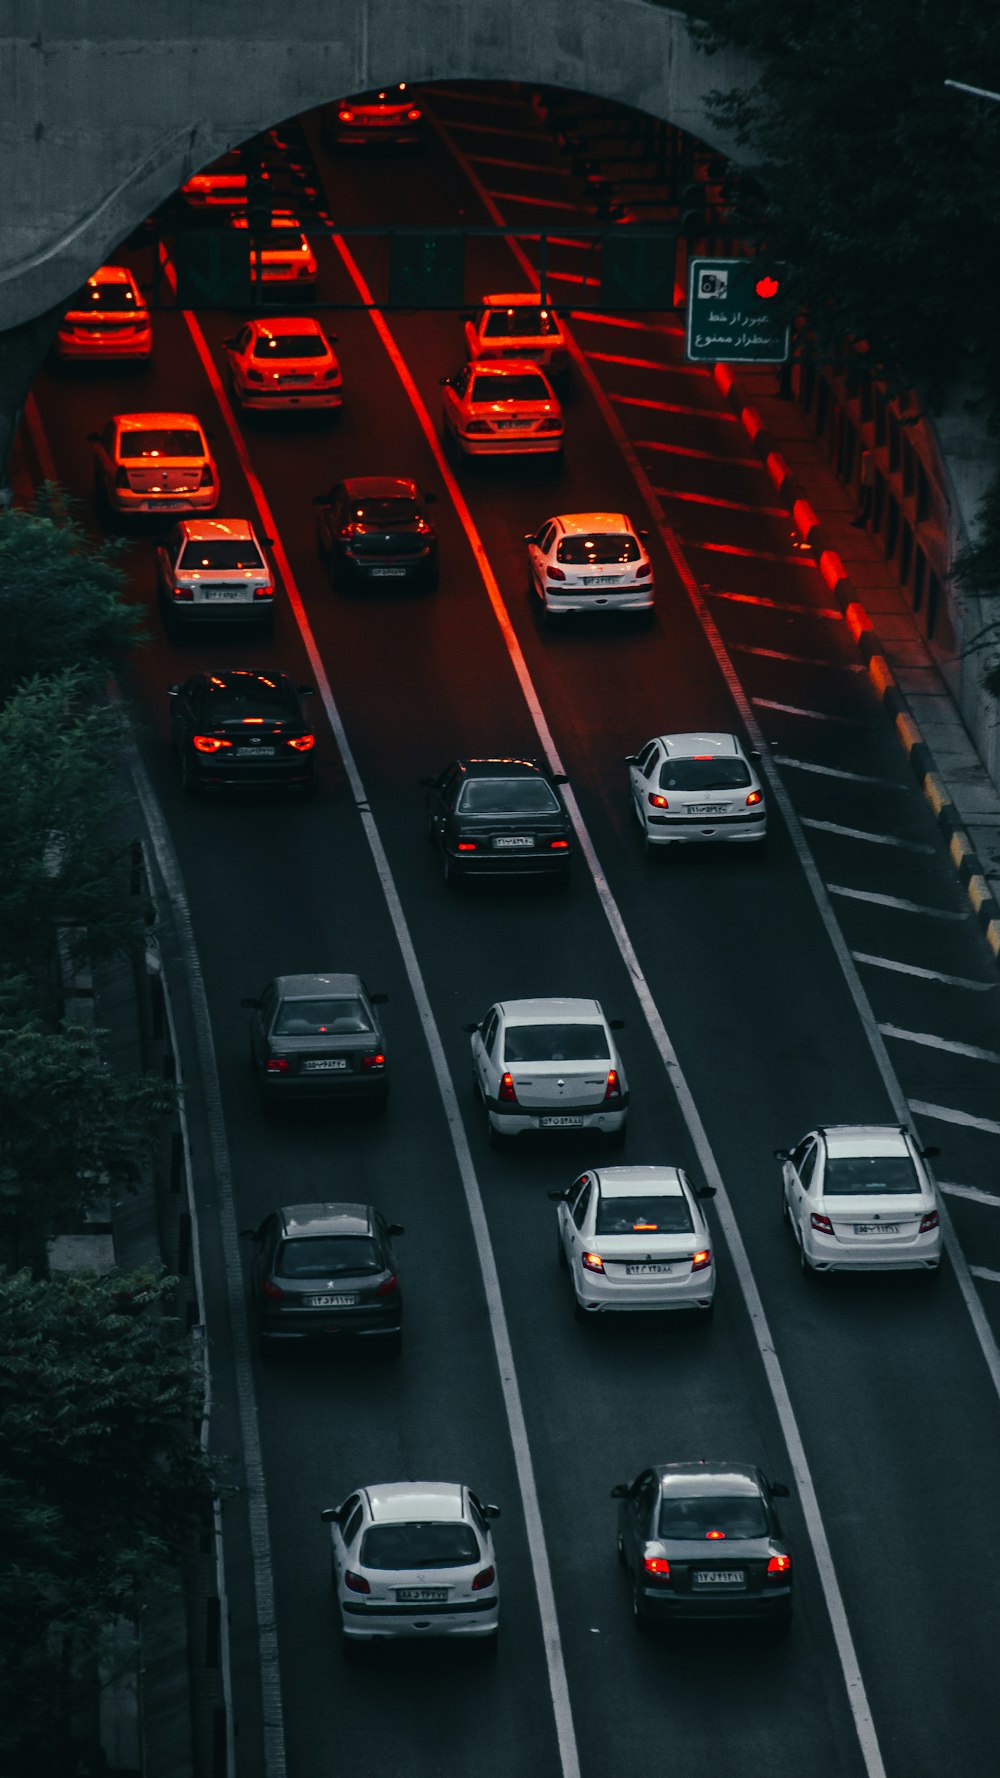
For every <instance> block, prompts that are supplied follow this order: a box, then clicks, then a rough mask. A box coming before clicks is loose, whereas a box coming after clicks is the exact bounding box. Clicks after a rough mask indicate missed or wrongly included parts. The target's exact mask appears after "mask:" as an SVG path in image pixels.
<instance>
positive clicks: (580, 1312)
mask: <svg viewBox="0 0 1000 1778" xmlns="http://www.w3.org/2000/svg"><path fill="white" fill-rule="evenodd" d="M573 1320H574V1321H577V1322H579V1324H580V1326H581V1327H582V1326H583V1324H584V1322H585V1321H589V1320H590V1314H589V1311H588V1310H586V1309H585V1308H584V1306H583V1304H582V1303H581V1301H580V1298H579V1297H578V1296H577V1294H576V1291H575V1290H574V1292H573Z"/></svg>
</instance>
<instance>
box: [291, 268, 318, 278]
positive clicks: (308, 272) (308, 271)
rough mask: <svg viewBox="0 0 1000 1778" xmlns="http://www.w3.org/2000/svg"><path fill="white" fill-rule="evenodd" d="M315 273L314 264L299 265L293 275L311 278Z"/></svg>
mask: <svg viewBox="0 0 1000 1778" xmlns="http://www.w3.org/2000/svg"><path fill="white" fill-rule="evenodd" d="M315 275H316V267H315V265H300V266H299V269H298V271H297V272H296V274H295V276H296V277H297V278H313V277H315Z"/></svg>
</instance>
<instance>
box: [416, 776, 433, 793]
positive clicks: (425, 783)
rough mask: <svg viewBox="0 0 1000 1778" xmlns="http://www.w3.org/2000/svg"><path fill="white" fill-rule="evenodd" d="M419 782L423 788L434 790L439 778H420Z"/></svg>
mask: <svg viewBox="0 0 1000 1778" xmlns="http://www.w3.org/2000/svg"><path fill="white" fill-rule="evenodd" d="M417 783H418V784H419V785H420V787H421V789H422V790H433V789H434V786H435V784H436V783H437V779H436V778H418V779H417Z"/></svg>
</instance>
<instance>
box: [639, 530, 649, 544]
mask: <svg viewBox="0 0 1000 1778" xmlns="http://www.w3.org/2000/svg"><path fill="white" fill-rule="evenodd" d="M639 536H640V537H641V538H642V541H643V543H645V542H647V541H648V538H649V532H648V531H640V532H639Z"/></svg>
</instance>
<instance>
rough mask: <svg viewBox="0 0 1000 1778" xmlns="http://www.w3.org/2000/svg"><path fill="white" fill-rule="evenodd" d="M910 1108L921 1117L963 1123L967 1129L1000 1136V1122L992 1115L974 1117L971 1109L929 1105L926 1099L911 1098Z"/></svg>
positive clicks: (948, 1122) (943, 1121) (986, 1134)
mask: <svg viewBox="0 0 1000 1778" xmlns="http://www.w3.org/2000/svg"><path fill="white" fill-rule="evenodd" d="M910 1110H911V1111H912V1112H913V1113H914V1114H915V1115H917V1116H919V1117H933V1118H937V1119H938V1120H939V1122H941V1123H943V1124H961V1126H962V1128H963V1129H965V1130H982V1132H983V1134H984V1135H985V1136H1000V1124H998V1123H997V1122H996V1121H995V1119H994V1118H991V1117H973V1115H972V1113H971V1111H956V1110H955V1107H954V1106H953V1105H929V1104H928V1103H927V1101H926V1099H911V1100H910Z"/></svg>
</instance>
